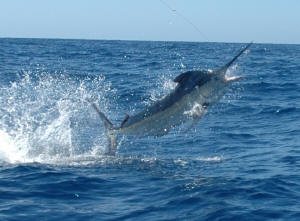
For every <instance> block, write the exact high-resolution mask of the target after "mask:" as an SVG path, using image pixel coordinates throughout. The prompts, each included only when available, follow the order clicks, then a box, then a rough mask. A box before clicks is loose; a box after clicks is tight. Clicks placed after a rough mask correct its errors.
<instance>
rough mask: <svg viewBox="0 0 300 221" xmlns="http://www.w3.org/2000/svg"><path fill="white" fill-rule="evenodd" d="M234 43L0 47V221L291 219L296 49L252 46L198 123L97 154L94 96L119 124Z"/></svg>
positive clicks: (299, 92)
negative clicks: (178, 78) (222, 93)
mask: <svg viewBox="0 0 300 221" xmlns="http://www.w3.org/2000/svg"><path fill="white" fill-rule="evenodd" d="M242 46H243V45H242V44H221V43H184V42H182V43H180V42H134V41H132V42H131V41H84V40H47V39H0V63H1V65H0V75H1V79H0V193H1V194H0V219H1V220H63V219H65V220H272V219H275V220H276V219H278V220H298V219H300V206H299V202H300V176H299V169H300V150H299V144H300V120H299V119H300V46H299V45H263V44H254V45H252V46H251V48H250V49H249V50H248V51H247V53H245V54H243V55H242V56H241V57H240V58H239V60H238V62H237V64H236V65H234V66H233V67H232V68H231V69H230V70H229V71H228V73H227V75H228V76H234V75H240V74H243V75H245V76H246V78H244V79H241V80H239V81H238V82H236V83H234V84H233V85H232V86H231V87H230V88H229V89H228V90H227V93H226V94H225V96H224V97H223V98H222V99H221V101H220V102H219V103H218V104H217V105H215V106H214V107H213V108H211V109H209V111H208V113H207V114H206V115H205V116H204V117H203V118H202V119H201V120H200V122H199V123H198V124H197V125H196V127H195V128H193V129H192V130H190V131H188V132H186V133H185V132H184V131H185V130H184V125H183V126H182V127H179V128H176V129H174V130H172V131H171V132H170V133H169V134H168V135H166V136H163V137H159V138H154V137H140V138H135V137H120V139H119V145H118V150H117V155H116V156H114V157H110V156H105V155H104V153H105V152H106V151H107V150H106V146H107V139H106V136H105V130H104V127H103V123H102V122H101V121H100V119H99V117H98V116H97V114H96V113H95V111H94V110H93V109H92V108H91V106H90V104H89V102H90V101H92V102H95V103H97V104H98V105H99V106H100V109H101V110H102V111H103V112H104V113H105V114H106V115H107V116H108V118H109V119H111V120H112V122H113V123H114V124H115V125H119V124H120V122H121V121H122V120H123V118H124V116H125V115H126V114H129V115H133V114H134V113H137V112H138V111H140V110H142V109H143V108H144V107H146V106H147V105H150V104H152V103H153V102H155V101H157V100H158V99H159V98H161V97H162V96H164V95H165V94H167V93H168V92H170V91H171V90H172V89H173V88H174V87H175V86H176V84H175V83H174V82H173V79H174V78H175V77H176V76H177V75H178V74H180V73H182V72H184V71H187V70H195V69H206V70H208V69H214V68H216V67H220V66H222V65H224V64H225V63H226V62H228V61H229V60H230V59H231V58H232V57H233V56H234V55H235V54H236V53H237V52H238V51H239V50H240V49H241V47H242ZM191 111H193V110H191Z"/></svg>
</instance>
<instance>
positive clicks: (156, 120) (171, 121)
mask: <svg viewBox="0 0 300 221" xmlns="http://www.w3.org/2000/svg"><path fill="white" fill-rule="evenodd" d="M251 44H252V42H251V43H249V44H248V45H246V47H244V48H243V49H242V50H241V51H240V52H239V53H238V54H237V55H236V56H235V57H234V58H233V59H232V60H231V61H229V62H228V63H227V64H225V65H224V66H223V67H221V68H216V69H214V70H193V71H187V72H184V73H182V74H180V75H178V76H177V77H176V78H175V79H174V82H176V83H177V85H176V87H175V88H174V89H173V90H172V91H171V92H170V93H169V94H167V95H165V96H164V97H162V98H161V99H160V100H158V101H156V102H155V103H154V104H152V105H151V106H149V107H146V108H145V109H144V110H142V111H141V112H139V113H137V114H136V115H134V116H129V115H126V116H125V118H124V120H123V121H122V123H121V124H120V126H117V127H116V126H114V125H113V124H112V123H111V122H110V121H109V120H108V118H107V117H106V116H105V115H104V113H103V112H101V111H100V109H99V108H98V107H97V105H96V104H95V103H91V104H92V107H93V108H94V109H95V110H96V112H97V113H98V115H99V117H100V119H101V120H102V121H103V122H104V126H105V131H106V135H107V137H108V141H109V142H108V153H107V154H109V155H114V154H115V152H116V145H117V137H118V135H120V134H123V135H134V136H156V137H159V136H163V135H165V134H167V133H168V132H169V131H170V130H171V129H172V128H174V127H176V126H179V125H181V124H183V123H185V122H188V121H191V122H192V123H191V125H190V126H189V128H188V129H190V128H192V127H193V126H194V125H196V124H197V123H198V121H199V120H200V118H201V117H202V116H203V115H204V114H205V113H206V112H207V110H208V108H209V107H211V106H212V105H213V104H215V103H217V102H218V101H219V100H220V99H221V97H223V95H224V94H225V91H226V88H227V87H228V85H230V84H231V83H232V82H234V81H236V80H237V79H240V78H241V77H243V76H233V77H227V76H226V71H227V69H228V68H229V67H230V66H231V65H232V64H233V62H234V61H235V60H236V59H237V58H238V57H239V56H240V55H241V54H243V53H244V52H245V51H246V50H247V49H248V48H249V47H250V46H251Z"/></svg>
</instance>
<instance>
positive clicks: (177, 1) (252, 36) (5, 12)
mask: <svg viewBox="0 0 300 221" xmlns="http://www.w3.org/2000/svg"><path fill="white" fill-rule="evenodd" d="M0 37H17V38H67V39H111V40H152V41H157V40H158V41H195V42H207V41H208V42H250V41H254V42H255V43H288V44H300V1H299V0H85V1H84V0H0Z"/></svg>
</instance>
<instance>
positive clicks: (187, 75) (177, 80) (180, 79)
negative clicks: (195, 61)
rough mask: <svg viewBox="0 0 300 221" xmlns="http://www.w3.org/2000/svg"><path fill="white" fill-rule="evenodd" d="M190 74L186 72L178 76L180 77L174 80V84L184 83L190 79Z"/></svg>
mask: <svg viewBox="0 0 300 221" xmlns="http://www.w3.org/2000/svg"><path fill="white" fill-rule="evenodd" d="M190 73H191V72H190V71H188V72H184V73H182V74H180V75H178V76H177V77H176V78H175V79H174V82H176V83H179V84H180V83H182V82H183V81H184V80H186V79H187V78H188V77H189V75H190Z"/></svg>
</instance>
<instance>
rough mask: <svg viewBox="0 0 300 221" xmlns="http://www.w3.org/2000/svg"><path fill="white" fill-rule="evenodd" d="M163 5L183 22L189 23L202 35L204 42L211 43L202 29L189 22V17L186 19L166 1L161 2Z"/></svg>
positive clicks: (161, 0)
mask: <svg viewBox="0 0 300 221" xmlns="http://www.w3.org/2000/svg"><path fill="white" fill-rule="evenodd" d="M159 1H160V2H161V3H162V4H163V5H165V6H166V7H167V8H168V9H169V10H170V11H171V12H173V13H174V14H176V15H178V16H179V17H181V18H182V19H183V20H185V21H186V22H187V23H189V24H190V25H191V26H192V27H193V28H194V29H195V30H196V31H197V32H198V33H199V34H200V35H201V37H202V38H204V40H206V41H209V40H208V38H207V37H206V35H205V34H204V33H203V32H202V31H200V29H199V28H198V27H197V25H195V24H194V23H193V22H192V21H191V20H189V19H188V18H187V17H185V16H184V15H183V14H182V13H180V12H179V11H178V10H176V9H175V8H173V7H171V6H170V5H169V4H167V3H166V2H165V1H164V0H159Z"/></svg>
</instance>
